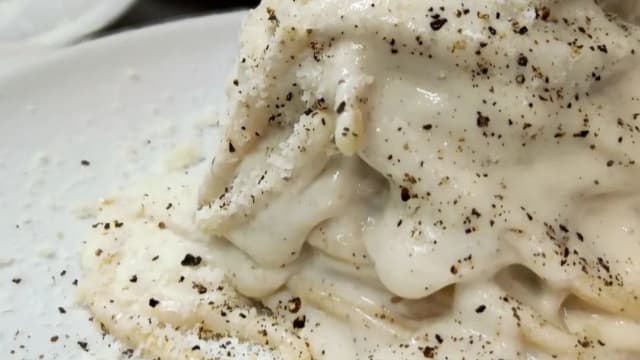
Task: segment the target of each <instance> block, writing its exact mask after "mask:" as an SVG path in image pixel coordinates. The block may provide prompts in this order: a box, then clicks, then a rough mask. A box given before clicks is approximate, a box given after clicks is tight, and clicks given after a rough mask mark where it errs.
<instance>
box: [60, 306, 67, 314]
mask: <svg viewBox="0 0 640 360" xmlns="http://www.w3.org/2000/svg"><path fill="white" fill-rule="evenodd" d="M58 312H59V313H60V314H66V313H67V310H66V309H65V308H63V307H62V306H58Z"/></svg>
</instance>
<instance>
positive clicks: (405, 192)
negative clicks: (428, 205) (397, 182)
mask: <svg viewBox="0 0 640 360" xmlns="http://www.w3.org/2000/svg"><path fill="white" fill-rule="evenodd" d="M400 199H401V200H402V201H404V202H407V201H409V199H411V193H410V192H409V189H407V188H406V187H403V188H402V189H401V190H400Z"/></svg>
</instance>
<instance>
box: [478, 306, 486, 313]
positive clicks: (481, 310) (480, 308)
mask: <svg viewBox="0 0 640 360" xmlns="http://www.w3.org/2000/svg"><path fill="white" fill-rule="evenodd" d="M485 310H487V307H486V306H485V305H480V306H478V307H477V308H476V314H482V313H483V312H484V311H485Z"/></svg>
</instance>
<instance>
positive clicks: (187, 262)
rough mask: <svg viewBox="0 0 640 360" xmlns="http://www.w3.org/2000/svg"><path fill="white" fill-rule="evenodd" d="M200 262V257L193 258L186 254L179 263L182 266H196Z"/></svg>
mask: <svg viewBox="0 0 640 360" xmlns="http://www.w3.org/2000/svg"><path fill="white" fill-rule="evenodd" d="M201 262H202V258H201V257H200V256H193V255H191V254H187V255H185V256H184V259H182V261H181V262H180V264H181V265H182V266H198V265H200V263H201Z"/></svg>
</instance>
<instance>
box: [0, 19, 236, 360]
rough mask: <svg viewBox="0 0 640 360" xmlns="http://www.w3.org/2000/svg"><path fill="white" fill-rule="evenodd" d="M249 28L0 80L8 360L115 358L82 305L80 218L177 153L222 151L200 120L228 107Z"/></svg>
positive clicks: (83, 52)
mask: <svg viewBox="0 0 640 360" xmlns="http://www.w3.org/2000/svg"><path fill="white" fill-rule="evenodd" d="M242 17H243V13H232V14H226V15H215V16H210V17H204V18H199V19H191V20H186V21H181V22H176V23H169V24H165V25H161V26H157V27H152V28H147V29H144V30H139V31H134V32H129V33H123V34H120V35H116V36H113V37H109V38H105V39H101V40H97V41H94V42H88V43H85V44H81V45H79V46H77V47H73V48H69V49H66V50H63V51H60V52H59V53H56V54H54V55H53V56H51V57H50V58H48V59H46V60H45V61H42V62H39V63H38V64H36V65H33V66H30V67H27V68H23V69H21V70H18V71H15V72H12V73H10V74H6V73H5V74H4V75H2V74H0V114H2V121H0V134H2V143H1V145H0V174H1V176H0V188H2V189H3V191H0V215H1V216H0V239H2V240H0V322H1V323H2V324H3V325H2V327H0V358H3V359H5V358H7V359H37V358H38V356H39V355H40V354H44V355H45V356H44V359H78V358H81V355H90V356H88V357H87V358H90V359H94V358H95V359H115V358H117V356H116V355H117V354H119V353H120V352H121V349H118V348H117V347H115V346H112V345H110V341H109V339H107V340H106V341H105V340H102V336H101V335H100V333H99V331H98V330H97V329H96V327H95V326H94V325H93V324H92V323H90V322H89V321H87V319H88V318H89V316H90V315H89V313H88V312H86V311H85V310H84V309H81V308H78V307H77V306H75V305H74V291H75V287H74V286H73V281H74V279H80V278H81V276H80V268H79V259H80V256H79V253H80V251H81V249H82V247H83V242H84V239H85V236H86V234H87V229H88V226H89V225H90V220H86V221H85V223H84V224H83V223H81V221H79V220H78V219H77V215H78V212H80V213H82V210H83V205H93V203H92V201H93V200H96V199H98V198H99V197H100V196H103V195H104V194H108V193H110V192H111V190H113V189H114V187H117V186H120V185H123V184H126V183H128V182H129V181H130V178H131V177H135V176H136V174H138V173H141V172H144V171H143V169H146V168H149V167H157V166H162V165H163V164H164V163H165V162H164V160H166V158H167V155H168V153H170V152H171V151H172V149H174V148H175V147H179V146H180V145H181V144H184V143H196V142H197V143H198V144H199V145H200V146H201V147H202V149H203V150H205V149H207V148H209V145H208V143H210V142H212V141H215V134H216V130H215V129H210V130H207V136H202V135H203V130H202V127H203V126H206V125H207V124H210V123H211V122H212V121H206V122H203V121H201V120H203V119H206V118H207V117H209V116H211V114H212V113H214V112H215V107H216V104H221V103H222V102H223V84H224V80H225V77H226V75H227V74H228V73H229V72H230V68H231V66H232V63H233V59H234V57H235V55H236V53H237V32H238V30H239V27H240V20H241V18H242ZM196 122H199V124H195V125H194V123H196ZM206 152H208V151H205V153H206ZM83 160H87V161H89V162H90V166H86V163H85V165H82V164H81V162H82V161H83ZM78 342H80V343H78ZM85 343H86V348H87V350H88V352H85V351H83V349H82V347H83V346H84V344H85ZM81 345H82V346H81ZM12 351H13V353H12Z"/></svg>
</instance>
